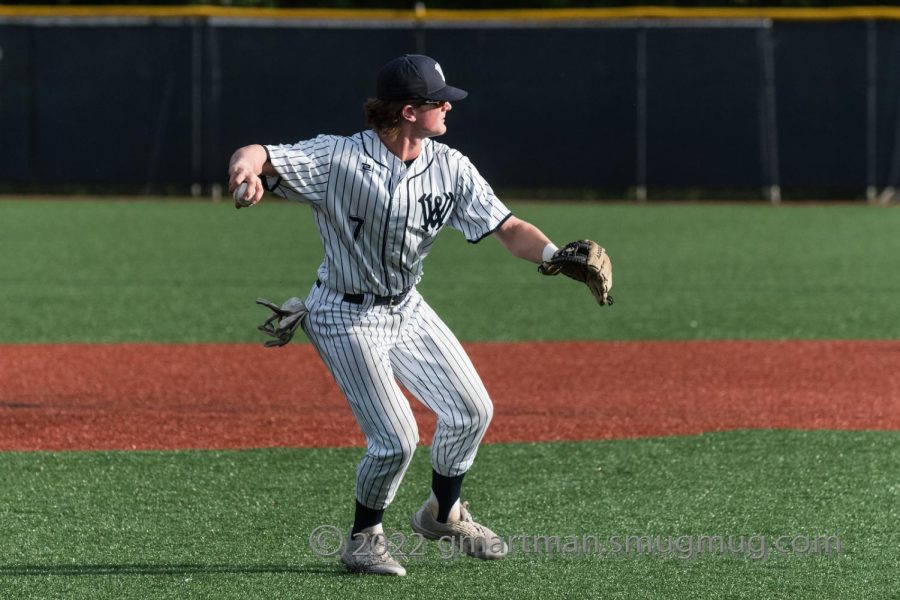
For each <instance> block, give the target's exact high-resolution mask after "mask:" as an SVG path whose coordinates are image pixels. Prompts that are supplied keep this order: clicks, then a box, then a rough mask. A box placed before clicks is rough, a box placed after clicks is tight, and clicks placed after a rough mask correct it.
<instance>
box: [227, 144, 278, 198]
mask: <svg viewBox="0 0 900 600" xmlns="http://www.w3.org/2000/svg"><path fill="white" fill-rule="evenodd" d="M260 175H267V176H275V175H277V173H276V172H275V169H274V167H272V163H270V162H269V155H268V154H267V153H266V149H265V148H263V147H262V146H260V145H259V144H252V145H250V146H244V147H243V148H238V149H237V150H235V152H234V154H232V155H231V160H230V161H229V162H228V191H229V192H234V190H236V189H237V187H238V186H239V185H241V184H242V183H244V182H245V181H246V182H247V194H246V195H245V198H248V199H249V200H250V202H251V204H256V203H257V202H259V201H260V200H261V199H262V196H263V192H265V187H264V186H263V183H262V181H261V180H260V178H259V176H260Z"/></svg>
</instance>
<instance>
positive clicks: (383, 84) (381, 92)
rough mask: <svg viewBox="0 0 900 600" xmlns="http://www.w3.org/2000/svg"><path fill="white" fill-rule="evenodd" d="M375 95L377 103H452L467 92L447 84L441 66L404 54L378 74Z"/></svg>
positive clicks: (427, 59) (425, 57)
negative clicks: (387, 101) (434, 101)
mask: <svg viewBox="0 0 900 600" xmlns="http://www.w3.org/2000/svg"><path fill="white" fill-rule="evenodd" d="M375 95H376V96H377V98H378V99H379V100H447V101H450V102H455V101H457V100H462V99H463V98H465V97H466V96H468V95H469V92H467V91H465V90H461V89H459V88H455V87H453V86H449V85H447V81H446V80H445V79H444V72H443V71H442V70H441V65H439V64H438V63H437V61H435V60H434V59H433V58H430V57H428V56H423V55H421V54H404V55H403V56H400V57H398V58H395V59H394V60H392V61H391V62H389V63H388V64H386V65H384V66H383V67H382V68H381V71H379V72H378V82H377V84H376V90H375Z"/></svg>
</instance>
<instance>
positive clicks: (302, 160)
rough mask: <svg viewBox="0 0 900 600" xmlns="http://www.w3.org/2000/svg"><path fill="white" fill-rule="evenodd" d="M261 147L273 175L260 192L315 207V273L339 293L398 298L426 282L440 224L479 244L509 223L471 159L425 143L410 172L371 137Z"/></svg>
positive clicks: (366, 134)
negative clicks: (319, 248)
mask: <svg viewBox="0 0 900 600" xmlns="http://www.w3.org/2000/svg"><path fill="white" fill-rule="evenodd" d="M265 148H266V152H267V153H268V156H269V162H270V163H271V164H272V166H273V167H274V168H275V171H276V172H277V173H278V174H279V176H278V177H268V178H265V179H266V181H265V183H266V188H267V189H269V190H270V191H272V192H274V193H276V194H278V195H279V196H282V197H284V198H288V199H291V200H299V201H302V202H307V203H309V204H310V205H311V207H312V210H313V214H314V217H315V221H316V226H317V227H318V230H319V235H320V236H321V238H322V244H323V246H324V249H325V260H324V261H323V263H322V265H321V266H320V267H319V271H318V276H319V279H321V280H322V282H324V283H325V285H326V286H328V287H329V288H331V289H334V290H337V291H340V292H347V293H371V294H377V295H379V296H389V295H394V294H399V293H400V292H402V291H403V290H405V289H408V288H409V287H411V286H413V285H415V284H416V283H418V282H419V280H420V279H421V278H422V260H423V259H424V258H425V257H426V256H427V255H428V252H429V251H430V250H431V246H432V244H433V243H434V240H435V237H436V236H437V234H438V232H439V231H440V230H441V229H442V228H443V226H444V225H449V226H450V227H452V228H454V229H457V230H459V231H461V232H462V233H463V235H465V237H466V239H467V240H468V241H469V242H472V243H476V242H478V241H479V240H481V239H482V238H484V237H486V236H488V235H490V234H491V233H493V232H494V231H495V230H496V229H497V228H498V227H499V226H500V225H502V224H503V222H504V221H505V220H506V219H508V218H509V217H510V212H509V210H508V209H507V208H506V206H504V204H503V203H502V202H501V201H500V200H499V199H498V198H497V197H496V196H495V195H494V191H493V190H492V189H491V186H490V185H488V183H487V182H486V181H485V180H484V178H483V177H482V176H481V175H480V174H479V173H478V171H477V170H476V169H475V167H474V166H473V165H472V163H471V162H470V161H469V159H468V158H466V157H465V156H463V155H462V154H461V153H460V152H458V151H456V150H453V149H451V148H449V147H448V146H446V145H445V144H441V143H438V142H435V141H433V140H431V139H426V140H424V141H423V144H422V151H421V153H420V154H419V156H418V157H417V158H416V159H415V160H414V161H413V162H412V163H410V165H409V166H408V167H407V165H406V164H405V163H404V162H403V161H401V160H400V159H399V158H398V157H397V156H396V155H395V154H394V153H392V152H391V151H390V150H388V149H387V147H386V146H385V145H384V144H383V143H382V142H381V139H380V138H379V137H378V135H377V134H376V133H375V132H374V131H371V130H369V131H363V132H360V133H357V134H355V135H352V136H349V137H344V136H336V135H320V136H318V137H316V138H313V139H310V140H305V141H302V142H298V143H297V144H293V145H272V146H266V147H265Z"/></svg>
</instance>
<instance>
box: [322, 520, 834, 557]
mask: <svg viewBox="0 0 900 600" xmlns="http://www.w3.org/2000/svg"><path fill="white" fill-rule="evenodd" d="M500 540H502V543H505V544H506V545H507V547H508V548H509V555H510V556H515V555H520V556H535V557H540V556H546V557H551V556H557V557H572V558H576V557H585V558H598V559H603V558H624V559H635V558H639V559H643V558H676V559H682V560H691V559H695V558H700V557H704V556H710V557H719V558H735V559H744V560H766V559H770V558H794V557H808V556H838V555H841V554H843V553H844V546H843V544H842V543H841V538H840V536H839V535H838V534H827V533H826V534H821V535H813V534H778V535H771V534H770V535H763V534H740V535H738V534H694V535H672V534H623V535H605V536H601V535H595V534H583V533H582V534H571V535H562V534H560V535H544V534H526V533H520V534H513V535H509V536H505V537H502V538H499V539H498V540H496V541H495V543H496V544H500V543H501V541H500ZM346 543H347V532H346V530H343V531H342V530H341V529H339V528H338V527H335V526H334V525H319V526H318V527H316V528H315V529H313V530H312V533H311V534H310V536H309V547H310V549H311V550H312V551H313V553H314V554H315V555H317V556H320V557H323V558H325V557H332V556H338V555H339V554H340V552H341V550H342V549H343V547H344V545H345V544H346ZM367 543H369V544H371V549H372V550H377V551H380V552H385V551H386V552H389V553H390V554H391V555H392V556H393V557H394V558H397V559H409V558H414V557H420V556H421V557H424V556H427V555H429V554H431V553H433V552H434V550H430V548H435V549H436V550H437V553H438V555H439V556H440V558H442V559H445V560H450V559H453V558H456V557H458V556H462V555H464V554H465V542H463V541H460V540H454V539H451V538H442V539H440V540H436V541H431V540H426V539H425V538H423V537H422V536H421V535H419V534H417V533H408V534H407V533H403V532H400V531H385V533H383V534H377V535H374V536H371V538H370V539H368V540H367ZM364 549H365V545H363V546H361V547H360V548H359V549H357V551H364Z"/></svg>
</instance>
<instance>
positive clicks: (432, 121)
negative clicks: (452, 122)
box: [415, 102, 453, 137]
mask: <svg viewBox="0 0 900 600" xmlns="http://www.w3.org/2000/svg"><path fill="white" fill-rule="evenodd" d="M415 109H416V130H417V133H419V134H420V135H421V136H422V137H435V136H438V135H444V134H445V133H447V125H446V124H444V119H445V118H446V116H447V113H448V112H450V111H451V110H453V105H452V104H450V103H449V102H436V103H431V104H421V105H418V106H416V107H415Z"/></svg>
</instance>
